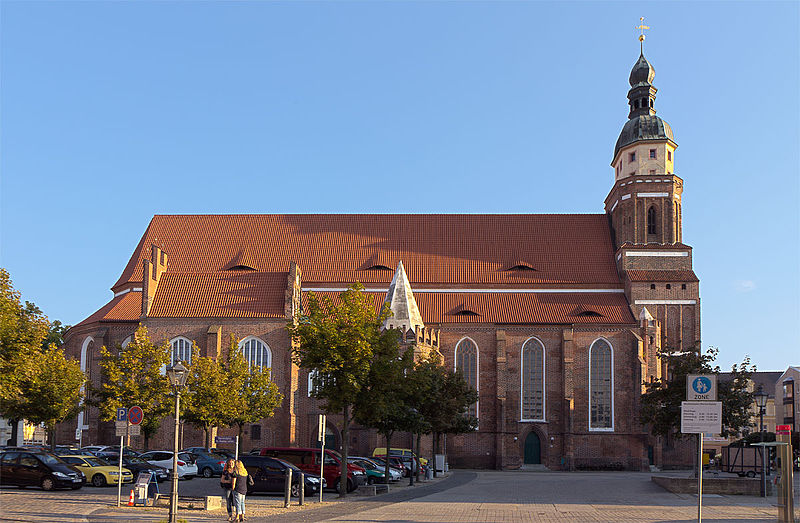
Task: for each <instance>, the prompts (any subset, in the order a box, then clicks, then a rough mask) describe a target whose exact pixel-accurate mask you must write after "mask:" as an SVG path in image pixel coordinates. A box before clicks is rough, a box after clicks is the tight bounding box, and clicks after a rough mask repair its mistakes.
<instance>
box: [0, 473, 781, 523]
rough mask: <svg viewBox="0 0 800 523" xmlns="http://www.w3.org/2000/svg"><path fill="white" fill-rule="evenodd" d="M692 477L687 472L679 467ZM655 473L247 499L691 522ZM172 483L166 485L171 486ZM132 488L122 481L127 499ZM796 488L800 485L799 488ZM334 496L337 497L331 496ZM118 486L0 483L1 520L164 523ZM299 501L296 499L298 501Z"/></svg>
mask: <svg viewBox="0 0 800 523" xmlns="http://www.w3.org/2000/svg"><path fill="white" fill-rule="evenodd" d="M682 474H685V473H682ZM650 476H651V475H650V474H646V473H627V472H573V473H561V472H497V471H462V470H459V471H455V472H454V473H453V474H452V475H451V476H450V477H448V478H445V479H441V480H437V481H435V482H429V483H425V484H422V485H419V486H415V487H407V486H404V484H401V485H403V486H398V487H399V488H395V489H393V490H392V492H390V493H389V494H385V495H380V496H375V497H351V498H349V499H348V501H346V502H338V501H336V498H335V494H333V493H331V494H328V493H326V502H325V503H323V504H322V505H320V504H319V503H315V502H311V503H309V504H308V505H307V506H306V507H296V506H295V507H291V508H290V509H288V511H287V510H286V509H283V508H282V505H283V503H282V499H281V498H280V497H279V496H250V497H248V500H247V506H248V515H249V518H248V520H249V521H251V522H257V523H260V522H271V523H272V522H300V521H339V522H370V523H372V522H382V521H386V522H392V523H397V522H420V523H423V522H424V523H436V522H467V521H469V522H506V521H514V522H517V521H520V522H527V521H531V522H534V521H535V522H566V521H570V522H573V521H575V522H580V521H587V522H602V521H609V522H610V521H614V522H618V521H631V522H652V523H656V522H659V523H661V522H673V521H676V522H678V521H694V520H695V518H696V515H697V498H696V496H693V495H676V494H671V493H668V492H666V491H664V490H662V489H661V488H660V487H658V486H657V485H655V484H653V483H652V482H651V481H650ZM217 482H218V480H217V479H210V480H193V481H191V482H186V483H183V482H182V483H181V493H182V495H183V494H188V495H192V494H195V495H196V494H201V493H207V494H216V493H217V492H218V490H216V489H217ZM167 488H168V484H162V490H166V489H167ZM128 490H129V487H124V488H123V493H124V497H125V499H126V500H127V492H128ZM796 493H797V491H796ZM328 497H330V501H328V500H327V498H328ZM115 501H116V489H114V488H104V489H95V488H91V487H85V488H83V489H81V490H79V491H57V492H43V491H41V490H39V489H24V490H23V489H18V488H15V487H8V488H2V489H0V521H3V522H6V521H8V522H16V521H35V522H69V523H73V522H82V523H83V522H86V523H95V522H119V521H127V522H153V523H155V522H159V521H165V520H166V516H167V513H166V510H164V509H143V508H128V507H124V508H119V509H117V508H114V507H113V506H112V505H113V503H114V502H115ZM775 502H776V501H775V498H774V497H772V498H767V499H766V500H763V499H761V498H757V497H745V496H714V495H706V496H703V516H704V517H703V519H704V521H709V522H711V521H715V522H723V521H724V522H734V521H774V520H775V519H776V514H777V509H776V507H775ZM295 504H296V502H295ZM179 518H180V519H183V520H185V521H186V522H187V523H207V522H209V521H225V519H226V514H225V512H224V511H220V510H217V511H213V512H200V511H196V510H181V511H180V513H179Z"/></svg>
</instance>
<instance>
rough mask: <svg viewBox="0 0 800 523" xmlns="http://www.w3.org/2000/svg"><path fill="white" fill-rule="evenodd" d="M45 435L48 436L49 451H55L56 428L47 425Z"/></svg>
mask: <svg viewBox="0 0 800 523" xmlns="http://www.w3.org/2000/svg"><path fill="white" fill-rule="evenodd" d="M47 435H48V436H50V452H53V453H55V451H56V429H55V427H53V428H50V427H47Z"/></svg>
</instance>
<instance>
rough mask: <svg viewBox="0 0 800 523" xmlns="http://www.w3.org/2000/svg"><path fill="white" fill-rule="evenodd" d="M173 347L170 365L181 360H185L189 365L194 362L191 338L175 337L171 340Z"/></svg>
mask: <svg viewBox="0 0 800 523" xmlns="http://www.w3.org/2000/svg"><path fill="white" fill-rule="evenodd" d="M169 344H170V347H171V348H172V352H171V356H170V363H169V364H170V365H175V364H176V363H178V362H179V361H182V362H184V363H185V364H186V365H187V366H188V365H191V363H192V342H191V340H189V339H187V338H184V337H183V336H179V337H177V338H173V339H172V340H170V342H169Z"/></svg>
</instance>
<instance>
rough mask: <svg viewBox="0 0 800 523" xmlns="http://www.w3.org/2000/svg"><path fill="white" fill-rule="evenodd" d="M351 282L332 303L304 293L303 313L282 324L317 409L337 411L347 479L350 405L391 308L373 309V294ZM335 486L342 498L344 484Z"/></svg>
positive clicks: (365, 376)
mask: <svg viewBox="0 0 800 523" xmlns="http://www.w3.org/2000/svg"><path fill="white" fill-rule="evenodd" d="M363 289H364V288H363V287H362V286H361V285H360V284H355V285H353V286H351V287H350V288H348V289H347V290H346V291H344V292H343V293H341V294H340V295H339V299H338V301H336V302H335V303H334V302H333V301H332V300H330V299H328V298H327V297H325V296H323V297H318V296H316V295H315V294H313V293H311V294H310V295H309V307H308V314H307V315H305V316H303V317H302V318H300V319H299V321H297V322H296V323H295V322H290V323H289V324H288V326H287V329H288V331H289V336H290V338H291V340H292V359H293V360H294V362H295V363H296V364H297V365H299V366H300V367H302V368H304V369H308V370H310V371H313V372H315V373H316V376H317V379H316V380H315V385H316V393H315V396H316V397H317V398H319V399H322V400H323V404H322V409H323V410H324V411H325V412H326V413H328V414H334V413H336V414H340V415H341V416H342V443H343V444H342V458H343V459H342V468H341V477H342V478H343V480H344V481H346V478H347V453H348V452H347V450H348V449H347V446H348V441H349V429H350V422H351V421H352V419H353V412H352V407H353V405H355V404H356V402H357V401H358V397H359V395H360V394H361V392H362V389H363V388H364V385H365V384H366V383H367V380H368V378H369V372H370V369H371V366H372V362H373V358H374V353H375V347H376V346H377V345H378V344H379V343H380V338H381V337H382V336H386V335H388V334H386V333H385V332H382V331H381V325H382V324H383V321H384V320H385V319H386V318H388V316H389V314H390V312H389V310H388V307H384V308H383V310H382V311H381V314H379V315H378V314H375V307H374V306H373V303H372V299H371V298H370V297H369V296H367V295H365V294H364V293H363V292H362V291H363ZM342 487H344V488H340V489H339V496H340V497H345V496H346V493H347V488H346V485H342Z"/></svg>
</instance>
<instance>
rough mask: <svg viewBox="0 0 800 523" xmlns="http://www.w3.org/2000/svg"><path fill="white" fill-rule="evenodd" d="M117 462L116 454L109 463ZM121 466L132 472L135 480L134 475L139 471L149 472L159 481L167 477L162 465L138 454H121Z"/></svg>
mask: <svg viewBox="0 0 800 523" xmlns="http://www.w3.org/2000/svg"><path fill="white" fill-rule="evenodd" d="M117 463H119V455H117V459H116V460H115V461H112V462H111V464H112V465H114V464H117ZM122 466H123V467H125V468H126V469H128V470H130V471H131V472H133V479H134V481H136V476H138V475H139V473H140V472H151V473H153V474H155V475H156V481H157V482H159V483H161V482H162V481H164V480H165V479H168V478H169V471H168V470H167V469H165V468H164V467H160V466H158V465H153V464H152V463H150V462H148V461H147V460H145V459H142V458H140V457H139V456H125V455H123V456H122Z"/></svg>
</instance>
